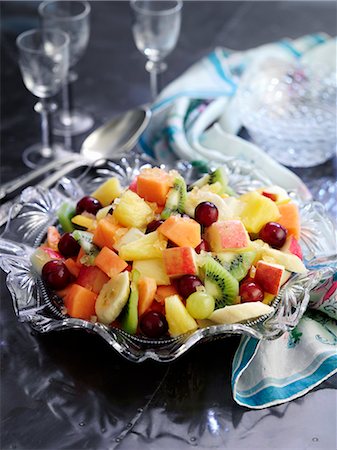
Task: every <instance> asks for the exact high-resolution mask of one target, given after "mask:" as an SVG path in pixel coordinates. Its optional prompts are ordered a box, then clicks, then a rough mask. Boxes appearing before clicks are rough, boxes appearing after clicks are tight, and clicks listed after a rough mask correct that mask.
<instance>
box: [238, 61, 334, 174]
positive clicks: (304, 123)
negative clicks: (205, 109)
mask: <svg viewBox="0 0 337 450" xmlns="http://www.w3.org/2000/svg"><path fill="white" fill-rule="evenodd" d="M336 89H337V85H336V72H334V73H333V72H328V73H325V72H318V73H315V74H314V73H312V72H311V71H310V70H309V68H307V67H305V66H304V65H299V64H292V65H289V63H285V62H283V61H280V60H273V59H270V60H266V61H263V62H261V63H260V64H257V65H256V66H254V67H253V68H252V69H251V70H248V71H247V74H245V76H244V77H243V79H242V82H241V84H240V87H239V90H238V104H239V110H240V117H241V121H242V124H243V125H244V126H245V127H246V129H247V130H248V132H249V134H250V136H251V138H252V139H253V141H254V142H255V143H256V144H257V145H258V146H260V147H261V148H262V149H263V150H265V151H266V153H268V154H269V155H270V156H272V157H273V158H274V159H276V160H277V161H279V162H280V163H281V164H284V165H286V166H289V167H312V166H316V165H318V164H321V163H323V162H325V161H327V160H328V159H330V158H332V157H333V156H334V154H335V153H336V108H337V103H336V98H337V97H336V95H337V94H336V92H337V91H336Z"/></svg>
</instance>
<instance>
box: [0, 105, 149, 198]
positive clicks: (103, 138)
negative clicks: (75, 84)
mask: <svg viewBox="0 0 337 450" xmlns="http://www.w3.org/2000/svg"><path fill="white" fill-rule="evenodd" d="M151 115H152V113H151V110H150V109H149V108H147V107H146V106H140V107H138V108H136V109H132V110H130V111H127V112H125V113H123V114H121V115H119V116H117V117H114V118H113V119H112V120H110V121H109V122H107V123H106V124H104V125H102V126H101V127H99V128H97V130H95V131H93V132H92V133H91V134H90V135H89V136H88V137H87V138H86V139H85V141H84V142H83V144H82V146H81V150H80V153H70V152H63V153H62V156H63V157H62V159H56V160H55V161H51V162H50V163H48V164H46V165H45V166H43V167H39V168H38V169H35V170H33V171H31V172H29V173H28V174H25V175H22V176H20V177H18V178H15V179H14V180H12V181H9V182H8V183H5V184H3V185H2V187H1V188H0V200H6V199H7V197H9V196H10V194H12V193H13V192H15V191H17V190H18V189H20V188H22V187H23V186H25V185H26V184H28V183H30V182H31V181H33V180H35V179H36V178H39V177H41V176H42V175H44V174H46V173H48V172H49V171H51V170H54V169H56V170H57V172H56V173H55V174H53V175H52V177H53V179H55V180H56V181H57V179H58V177H59V176H60V175H59V174H60V173H61V172H62V173H68V172H69V171H70V170H74V169H76V168H77V167H81V166H82V165H85V164H87V163H88V162H93V161H96V160H98V159H102V158H109V157H114V158H115V157H116V156H117V157H118V156H121V155H122V154H124V153H126V152H128V151H130V150H131V149H132V148H133V147H134V146H135V145H136V143H137V140H138V138H139V136H140V135H141V134H142V133H143V131H144V130H145V128H146V127H147V125H148V123H149V121H150V118H151ZM60 166H61V167H60ZM66 168H68V170H67V171H66ZM51 181H52V180H51V179H50V177H48V184H49V185H50V182H51Z"/></svg>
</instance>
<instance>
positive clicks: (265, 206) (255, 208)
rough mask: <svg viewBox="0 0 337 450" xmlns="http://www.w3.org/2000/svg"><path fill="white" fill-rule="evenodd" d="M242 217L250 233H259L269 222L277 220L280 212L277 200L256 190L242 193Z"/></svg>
mask: <svg viewBox="0 0 337 450" xmlns="http://www.w3.org/2000/svg"><path fill="white" fill-rule="evenodd" d="M240 200H241V201H242V202H243V203H244V206H243V209H242V211H241V212H240V217H241V220H242V222H243V223H244V225H245V227H246V229H247V231H248V232H249V233H258V232H259V231H260V230H261V228H262V227H263V225H265V224H266V223H267V222H277V219H278V218H279V217H280V212H279V210H278V207H277V206H276V204H275V202H273V201H272V200H270V198H268V197H265V196H264V195H262V194H259V193H258V192H256V191H253V192H247V194H244V195H241V197H240Z"/></svg>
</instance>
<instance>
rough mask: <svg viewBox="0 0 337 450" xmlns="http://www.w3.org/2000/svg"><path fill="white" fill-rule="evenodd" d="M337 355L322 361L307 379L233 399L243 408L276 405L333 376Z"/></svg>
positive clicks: (336, 370)
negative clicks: (271, 403) (243, 406)
mask: <svg viewBox="0 0 337 450" xmlns="http://www.w3.org/2000/svg"><path fill="white" fill-rule="evenodd" d="M336 366H337V354H334V355H332V356H330V357H329V358H327V359H326V360H324V361H323V362H322V364H321V365H320V367H319V368H318V369H317V370H316V371H315V372H314V373H313V374H312V375H311V376H310V377H308V378H304V379H301V380H297V381H295V382H293V383H290V384H288V385H286V386H283V387H276V386H268V387H266V388H264V389H262V390H261V391H259V392H258V393H257V394H255V395H253V396H251V397H248V398H247V397H243V396H241V395H240V394H236V396H235V398H236V400H237V401H239V402H240V403H241V404H243V405H245V406H251V407H253V406H255V407H257V406H263V405H267V404H268V403H270V402H271V400H272V402H273V403H277V402H278V401H282V400H284V399H290V398H291V397H292V396H294V395H296V396H297V395H298V394H299V393H303V394H304V393H305V392H306V390H307V389H311V388H312V387H313V386H315V385H316V384H318V383H320V382H321V381H322V379H324V378H326V377H327V376H331V375H333V373H335V372H337V368H336Z"/></svg>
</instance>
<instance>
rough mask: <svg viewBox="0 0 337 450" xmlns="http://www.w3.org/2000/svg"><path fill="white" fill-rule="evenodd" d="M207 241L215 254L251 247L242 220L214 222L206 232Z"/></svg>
mask: <svg viewBox="0 0 337 450" xmlns="http://www.w3.org/2000/svg"><path fill="white" fill-rule="evenodd" d="M206 241H207V242H208V243H209V245H210V247H211V250H212V251H213V252H221V251H223V250H229V251H235V250H237V249H243V248H246V247H248V246H249V243H250V239H249V236H248V233H247V231H246V229H245V227H244V225H243V223H242V222H241V221H240V220H224V221H223V222H214V223H213V224H212V225H211V226H210V227H208V228H207V231H206Z"/></svg>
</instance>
